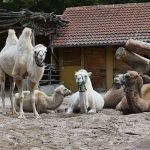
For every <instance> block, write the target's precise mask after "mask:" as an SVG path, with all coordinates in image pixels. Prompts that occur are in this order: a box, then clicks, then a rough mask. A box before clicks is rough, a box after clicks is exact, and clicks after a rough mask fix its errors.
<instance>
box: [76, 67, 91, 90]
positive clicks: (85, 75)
mask: <svg viewBox="0 0 150 150" xmlns="http://www.w3.org/2000/svg"><path fill="white" fill-rule="evenodd" d="M91 74H92V73H91V72H87V71H86V70H84V69H81V70H79V71H78V72H76V73H75V79H76V83H77V85H78V88H79V92H85V91H86V90H87V88H86V83H87V81H90V78H89V77H90V76H91ZM90 84H91V81H90Z"/></svg>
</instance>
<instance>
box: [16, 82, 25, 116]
mask: <svg viewBox="0 0 150 150" xmlns="http://www.w3.org/2000/svg"><path fill="white" fill-rule="evenodd" d="M15 83H16V86H17V88H18V92H19V100H20V112H19V116H18V118H25V116H24V112H23V100H24V94H23V81H22V80H15Z"/></svg>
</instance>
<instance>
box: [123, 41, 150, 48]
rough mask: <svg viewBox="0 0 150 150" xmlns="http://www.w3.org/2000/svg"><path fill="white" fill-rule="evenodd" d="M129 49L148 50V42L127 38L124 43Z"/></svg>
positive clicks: (149, 46)
mask: <svg viewBox="0 0 150 150" xmlns="http://www.w3.org/2000/svg"><path fill="white" fill-rule="evenodd" d="M124 47H125V48H126V49H129V50H147V51H150V43H147V42H142V41H139V40H133V39H129V40H128V41H127V42H126V44H125V45H124Z"/></svg>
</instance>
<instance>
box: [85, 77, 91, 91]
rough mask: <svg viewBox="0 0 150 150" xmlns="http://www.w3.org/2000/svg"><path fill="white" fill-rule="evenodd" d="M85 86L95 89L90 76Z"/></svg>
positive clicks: (88, 88)
mask: <svg viewBox="0 0 150 150" xmlns="http://www.w3.org/2000/svg"><path fill="white" fill-rule="evenodd" d="M85 87H86V89H87V90H93V87H92V83H91V80H90V78H88V79H87V82H86V83H85Z"/></svg>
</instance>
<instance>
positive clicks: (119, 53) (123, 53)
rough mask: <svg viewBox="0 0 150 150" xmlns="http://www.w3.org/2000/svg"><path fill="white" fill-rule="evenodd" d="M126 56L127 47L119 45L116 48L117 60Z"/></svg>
mask: <svg viewBox="0 0 150 150" xmlns="http://www.w3.org/2000/svg"><path fill="white" fill-rule="evenodd" d="M126 56H127V54H126V49H125V48H124V47H119V48H118V49H117V50H116V54H115V57H116V59H117V60H119V59H124V58H125V57H126Z"/></svg>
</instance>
